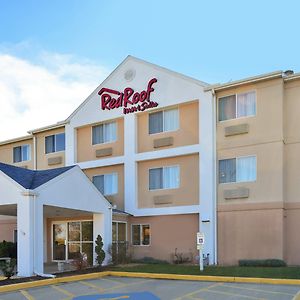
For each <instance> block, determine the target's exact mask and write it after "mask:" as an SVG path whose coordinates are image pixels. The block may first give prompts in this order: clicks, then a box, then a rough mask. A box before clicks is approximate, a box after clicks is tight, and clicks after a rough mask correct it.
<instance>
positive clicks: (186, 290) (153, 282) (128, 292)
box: [0, 276, 300, 300]
mask: <svg viewBox="0 0 300 300" xmlns="http://www.w3.org/2000/svg"><path fill="white" fill-rule="evenodd" d="M299 289H300V286H294V285H268V284H250V283H225V282H199V281H182V280H158V279H143V278H126V277H111V276H108V277H105V278H97V279H88V280H81V281H76V282H70V283H63V284H56V285H49V286H43V287H36V288H30V289H24V290H21V291H16V292H10V293H2V294H0V300H26V299H27V300H53V299H55V300H67V299H69V300H71V299H74V300H75V299H76V300H77V299H78V300H92V299H95V300H96V299H99V300H100V299H128V300H130V299H132V300H133V299H138V300H155V299H165V300H172V299H174V300H175V299H176V300H188V299H189V300H191V299H198V300H200V299H202V300H206V299H207V300H219V299H220V300H221V299H222V300H226V299H274V300H275V299H277V300H285V299H293V298H294V296H295V295H296V294H297V292H298V291H299ZM88 295H90V296H88ZM80 296H84V297H80Z"/></svg>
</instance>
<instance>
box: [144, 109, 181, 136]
mask: <svg viewBox="0 0 300 300" xmlns="http://www.w3.org/2000/svg"><path fill="white" fill-rule="evenodd" d="M174 109H177V111H178V126H177V128H176V129H173V130H165V128H164V127H165V111H168V110H174ZM158 112H162V113H163V122H162V123H163V130H162V131H160V132H155V133H150V132H149V131H150V119H149V116H150V115H151V114H155V113H158ZM179 129H180V109H179V106H175V107H171V108H165V109H160V110H156V111H151V112H150V113H148V135H151V136H153V135H155V134H162V133H165V132H176V131H178V130H179Z"/></svg>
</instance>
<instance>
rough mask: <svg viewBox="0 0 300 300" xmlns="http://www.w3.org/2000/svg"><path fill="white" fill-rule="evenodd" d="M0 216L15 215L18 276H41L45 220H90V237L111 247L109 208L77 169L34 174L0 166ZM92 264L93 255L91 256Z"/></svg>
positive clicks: (12, 167) (110, 213)
mask: <svg viewBox="0 0 300 300" xmlns="http://www.w3.org/2000/svg"><path fill="white" fill-rule="evenodd" d="M0 190H1V193H0V212H1V214H5V215H16V216H17V226H18V238H17V242H18V275H19V276H31V275H33V274H41V273H43V262H44V242H43V241H44V238H45V237H44V234H45V233H44V232H45V230H44V229H45V228H44V219H45V218H47V217H49V216H60V217H72V216H80V215H87V214H90V215H92V216H93V229H94V230H93V236H94V239H93V241H95V239H96V237H97V235H98V234H100V235H101V236H102V238H103V242H104V249H105V250H106V251H107V250H108V247H109V244H111V223H112V207H111V205H110V203H109V202H108V201H107V200H106V199H105V198H104V197H103V195H102V194H101V193H100V192H99V191H98V189H97V188H96V187H95V186H94V185H93V183H92V182H91V181H90V180H89V179H88V178H87V177H86V175H85V174H84V173H83V172H82V170H81V169H80V168H79V167H78V166H71V167H64V168H58V169H51V170H43V171H33V170H27V169H23V168H19V167H15V166H11V165H7V164H3V163H0ZM94 261H95V254H94Z"/></svg>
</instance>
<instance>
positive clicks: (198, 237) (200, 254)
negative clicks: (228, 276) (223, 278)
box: [197, 232, 204, 272]
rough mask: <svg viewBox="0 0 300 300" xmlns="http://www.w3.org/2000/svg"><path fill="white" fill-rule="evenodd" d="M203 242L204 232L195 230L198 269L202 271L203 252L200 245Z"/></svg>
mask: <svg viewBox="0 0 300 300" xmlns="http://www.w3.org/2000/svg"><path fill="white" fill-rule="evenodd" d="M203 244H204V233H202V232H197V249H198V250H199V268H200V271H201V272H202V271H203V252H202V247H203Z"/></svg>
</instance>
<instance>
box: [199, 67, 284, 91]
mask: <svg viewBox="0 0 300 300" xmlns="http://www.w3.org/2000/svg"><path fill="white" fill-rule="evenodd" d="M276 78H283V72H282V71H275V72H271V73H266V74H262V75H258V76H253V77H248V78H245V79H241V80H236V81H232V82H228V83H224V84H216V85H211V86H209V87H207V88H204V91H205V92H208V91H211V90H214V91H221V90H225V89H229V88H234V87H237V86H240V85H243V84H249V83H256V82H260V81H264V80H269V79H276Z"/></svg>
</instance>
